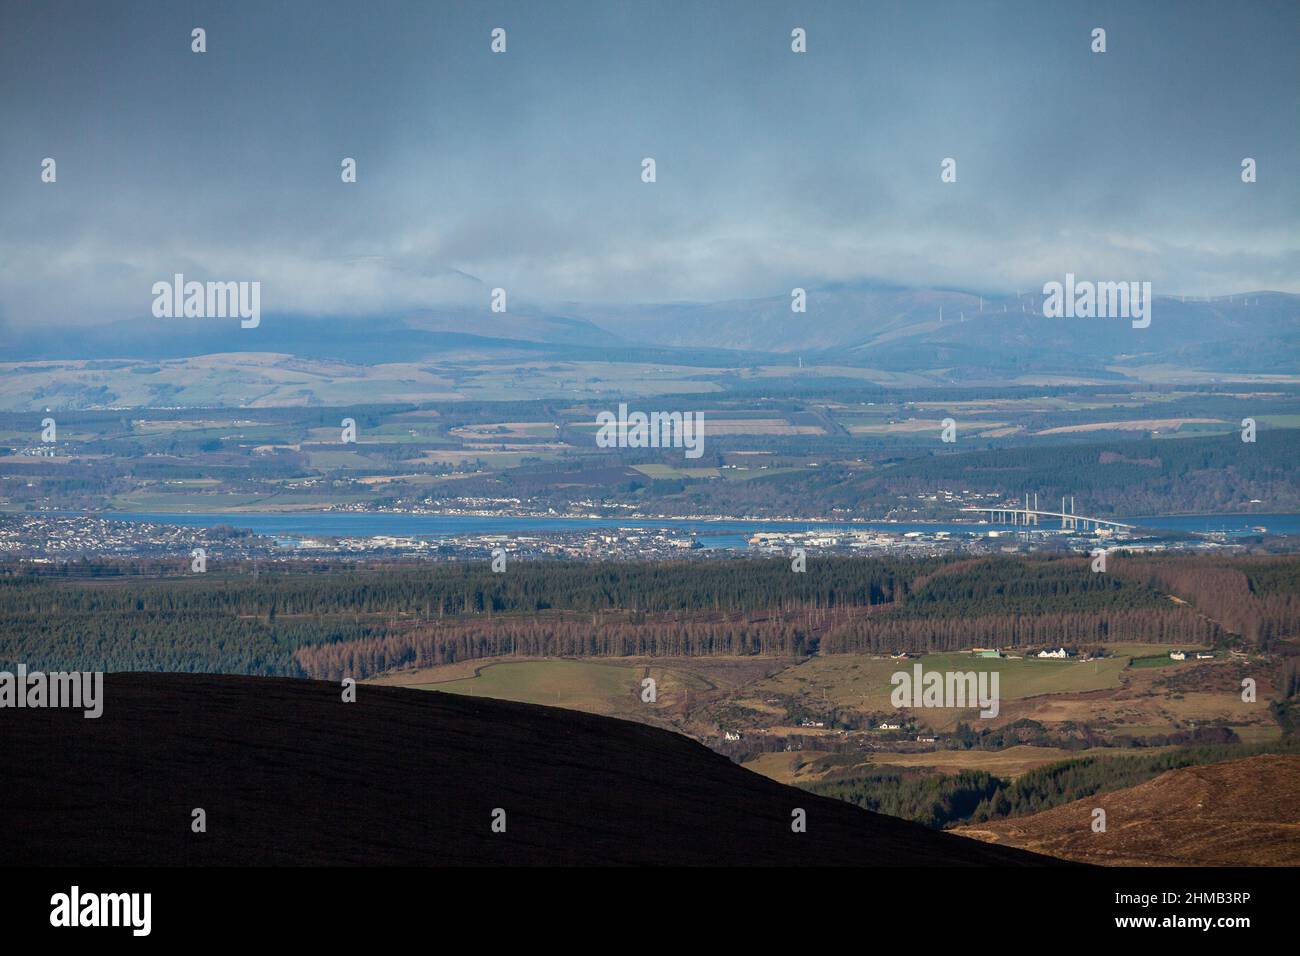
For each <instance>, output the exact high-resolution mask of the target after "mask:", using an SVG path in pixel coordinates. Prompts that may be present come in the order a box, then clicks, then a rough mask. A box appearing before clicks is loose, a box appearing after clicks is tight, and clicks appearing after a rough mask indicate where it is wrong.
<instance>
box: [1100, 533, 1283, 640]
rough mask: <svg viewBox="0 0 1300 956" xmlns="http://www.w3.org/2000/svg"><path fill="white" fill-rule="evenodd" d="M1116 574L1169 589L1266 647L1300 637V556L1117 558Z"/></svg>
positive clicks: (1248, 638) (1232, 629) (1210, 615)
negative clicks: (1230, 559) (1229, 559)
mask: <svg viewBox="0 0 1300 956" xmlns="http://www.w3.org/2000/svg"><path fill="white" fill-rule="evenodd" d="M1115 564H1116V574H1117V575H1119V576H1122V577H1124V578H1126V579H1129V580H1133V581H1140V582H1143V583H1145V584H1146V585H1148V586H1150V587H1154V588H1159V589H1161V590H1164V591H1168V592H1169V593H1171V594H1174V595H1177V596H1178V597H1179V598H1181V599H1182V600H1184V601H1187V602H1188V603H1190V604H1193V605H1195V607H1196V608H1197V610H1199V611H1200V612H1201V613H1203V614H1205V615H1207V616H1208V617H1211V618H1214V619H1215V620H1216V621H1218V622H1219V623H1220V624H1222V625H1223V627H1224V629H1225V630H1226V631H1228V632H1229V633H1230V634H1235V635H1239V636H1240V637H1242V638H1244V639H1245V640H1246V641H1248V642H1249V643H1251V644H1255V645H1258V646H1259V647H1260V648H1261V649H1262V650H1270V649H1271V648H1272V647H1273V645H1274V644H1276V643H1278V642H1281V641H1288V640H1294V639H1296V638H1297V637H1300V560H1297V559H1296V558H1294V557H1285V558H1276V557H1262V556H1261V557H1242V558H1237V559H1235V560H1233V561H1231V562H1225V561H1224V560H1223V559H1222V558H1217V559H1216V558H1205V557H1201V556H1194V557H1177V558H1175V557H1151V558H1148V557H1146V556H1142V557H1134V558H1130V559H1125V560H1124V561H1118V562H1115Z"/></svg>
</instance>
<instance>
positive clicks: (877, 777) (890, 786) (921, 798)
mask: <svg viewBox="0 0 1300 956" xmlns="http://www.w3.org/2000/svg"><path fill="white" fill-rule="evenodd" d="M1002 784H1003V781H1001V780H999V779H998V778H996V777H994V776H992V775H991V774H988V773H985V772H984V771H982V770H963V771H962V772H961V773H958V774H951V775H949V774H933V773H924V772H917V771H906V770H901V769H896V768H892V767H889V768H885V767H882V768H881V769H879V770H871V771H869V772H867V773H865V774H863V775H861V776H854V777H853V778H851V779H848V780H832V781H826V782H819V783H810V784H804V785H803V789H805V790H809V791H811V792H812V793H816V794H820V795H821V796H824V797H833V798H835V799H836V800H844V801H847V802H848V803H853V804H856V805H857V806H860V807H864V808H865V809H867V810H872V811H874V812H876V813H886V814H888V815H889V816H891V817H902V818H903V819H904V820H913V821H915V822H917V823H923V824H925V825H926V826H928V827H933V828H934V829H936V830H939V829H942V828H943V827H945V826H947V825H949V824H951V823H952V822H953V821H956V820H965V819H968V818H969V817H970V816H971V815H972V814H973V813H974V812H975V809H976V808H977V807H979V806H980V805H981V804H985V803H987V802H988V801H989V800H990V799H991V798H992V797H993V796H994V795H995V794H997V793H998V792H1000V790H999V788H1000V787H1001V786H1002Z"/></svg>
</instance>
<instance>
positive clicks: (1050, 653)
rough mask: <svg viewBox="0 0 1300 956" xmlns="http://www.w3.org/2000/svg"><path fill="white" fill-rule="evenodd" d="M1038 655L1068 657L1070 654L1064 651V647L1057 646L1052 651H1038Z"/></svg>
mask: <svg viewBox="0 0 1300 956" xmlns="http://www.w3.org/2000/svg"><path fill="white" fill-rule="evenodd" d="M1038 656H1039V657H1069V656H1070V655H1069V654H1067V653H1065V648H1064V647H1061V648H1057V649H1056V650H1054V651H1039V652H1038Z"/></svg>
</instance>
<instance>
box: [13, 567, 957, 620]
mask: <svg viewBox="0 0 1300 956" xmlns="http://www.w3.org/2000/svg"><path fill="white" fill-rule="evenodd" d="M940 563H941V562H940V560H939V559H929V560H921V561H914V560H908V559H903V558H867V559H862V558H852V557H825V558H815V559H813V561H812V562H811V563H810V566H809V570H808V572H806V573H803V574H795V573H792V572H791V570H790V564H789V562H788V561H787V560H785V559H784V558H777V559H770V558H768V559H742V560H726V561H717V562H702V561H658V562H655V561H646V562H627V563H619V562H609V563H601V564H597V563H575V562H560V561H547V562H540V561H539V562H516V563H514V564H512V565H511V566H510V570H509V571H508V572H506V573H504V574H494V573H493V572H492V571H491V569H490V567H489V566H488V565H487V564H486V563H477V562H476V563H472V564H469V563H447V564H434V565H429V564H421V565H402V564H394V565H389V566H385V567H378V568H372V569H346V570H339V571H335V572H329V573H324V574H311V573H303V572H302V571H301V570H299V569H298V568H296V567H295V566H292V565H287V566H275V567H272V568H264V569H263V570H262V571H261V573H260V575H259V576H258V577H257V578H256V579H254V578H253V576H252V575H251V574H250V575H247V576H234V577H232V576H218V575H216V574H212V575H211V576H207V575H203V576H201V575H188V576H178V577H175V578H172V579H168V580H163V581H158V582H143V583H141V582H134V583H132V585H131V586H130V587H129V588H126V587H124V588H78V587H75V586H65V585H61V584H60V583H59V582H58V581H57V580H55V579H53V578H52V577H50V576H49V575H48V574H40V575H37V574H32V573H22V574H16V575H14V574H10V575H5V574H3V573H0V613H4V612H6V611H10V612H13V611H29V612H35V611H39V610H45V609H48V608H50V607H51V606H58V607H60V608H64V609H67V610H71V611H87V612H89V611H96V612H101V611H102V612H113V611H118V610H123V609H128V608H134V609H137V610H161V611H183V610H187V611H217V612H223V613H229V614H244V615H252V616H256V617H269V618H274V617H276V616H278V615H302V614H340V613H349V614H385V615H409V616H415V617H421V618H442V617H454V616H460V615H475V614H510V613H530V614H531V613H536V612H538V611H546V610H551V609H556V610H568V611H584V612H592V611H608V610H620V611H633V612H648V613H659V612H670V611H704V612H728V613H730V612H749V611H760V610H768V609H775V610H782V609H786V608H795V607H812V608H834V607H842V606H850V607H860V606H869V605H876V604H887V603H891V602H897V601H902V600H904V599H905V598H906V596H907V594H908V593H909V590H910V587H909V585H910V581H911V580H912V578H914V577H916V576H917V575H918V574H926V573H930V572H931V571H933V570H934V569H935V568H936V567H938V566H939V564H940Z"/></svg>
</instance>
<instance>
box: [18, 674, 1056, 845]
mask: <svg viewBox="0 0 1300 956" xmlns="http://www.w3.org/2000/svg"><path fill="white" fill-rule="evenodd" d="M104 701H105V703H104V714H103V716H102V717H100V718H99V719H97V720H87V719H84V718H83V717H82V716H81V713H80V712H79V711H67V710H57V711H56V710H12V709H6V710H2V711H0V752H3V753H4V754H5V755H6V758H7V759H6V761H5V762H6V771H5V773H4V774H3V775H0V829H2V830H3V832H4V833H5V834H7V837H6V839H5V840H4V844H3V846H4V848H3V850H0V861H2V862H4V863H8V864H65V865H91V864H237V863H259V864H295V863H305V864H307V863H309V864H324V863H339V864H344V863H393V864H399V863H400V864H502V863H505V864H547V863H551V864H582V863H664V864H860V865H917V864H967V865H969V864H1045V863H1054V862H1057V861H1053V860H1050V859H1047V858H1044V857H1038V856H1034V855H1032V854H1029V853H1026V852H1024V851H1021V850H1015V849H1011V848H1007V847H999V846H991V845H988V844H985V843H981V842H978V841H974V840H967V839H962V838H959V837H954V836H951V835H948V834H943V833H938V832H934V831H931V830H927V829H925V828H923V827H920V826H917V825H915V824H911V823H907V822H904V821H901V820H897V819H894V818H891V817H886V816H880V815H877V814H873V813H868V812H866V811H863V810H860V809H858V808H856V807H852V806H850V805H848V804H845V803H840V802H838V801H834V800H829V799H825V798H820V797H816V796H813V795H811V794H808V793H805V792H803V791H800V790H796V789H793V788H790V787H786V786H783V785H781V784H778V783H776V782H774V781H771V780H768V779H766V778H764V777H761V776H759V775H758V774H755V773H751V772H749V771H747V770H744V769H742V768H740V767H738V766H736V765H734V764H732V763H731V762H729V761H728V760H726V759H725V758H723V757H721V756H718V755H717V754H714V753H712V752H711V751H709V750H708V749H707V748H705V747H703V746H701V745H699V744H696V743H695V742H693V741H691V740H688V739H687V738H684V737H681V736H678V735H676V734H673V733H669V732H666V731H663V730H658V729H655V728H652V727H646V726H643V725H641V724H636V723H629V722H626V721H619V720H612V719H609V718H604V717H597V716H593V715H588V714H581V713H577V712H574V711H568V710H559V709H554V708H550V707H537V706H532V705H528V704H516V703H508V702H504V701H495V700H483V699H475V698H472V697H459V696H454V695H451V694H440V693H429V692H424V691H410V690H402V689H397V688H380V687H374V686H369V685H363V686H361V687H360V688H359V689H358V701H357V702H356V703H353V704H345V703H342V702H341V700H340V689H339V687H338V685H335V684H328V683H322V682H316V681H298V680H283V679H266V678H250V677H220V676H210V675H190V674H109V675H107V676H106V678H105V684H104ZM196 807H201V808H203V809H204V810H206V812H207V832H206V833H201V834H199V833H192V832H191V825H190V822H191V811H192V810H193V809H194V808H196ZM496 807H501V808H504V809H505V810H506V812H507V815H508V816H507V832H506V833H504V834H494V833H492V832H491V827H490V822H491V814H492V811H493V808H496ZM795 807H802V808H804V809H805V810H806V811H807V815H808V829H807V832H806V833H802V834H796V833H792V832H791V830H790V813H791V810H792V809H794V808H795Z"/></svg>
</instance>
